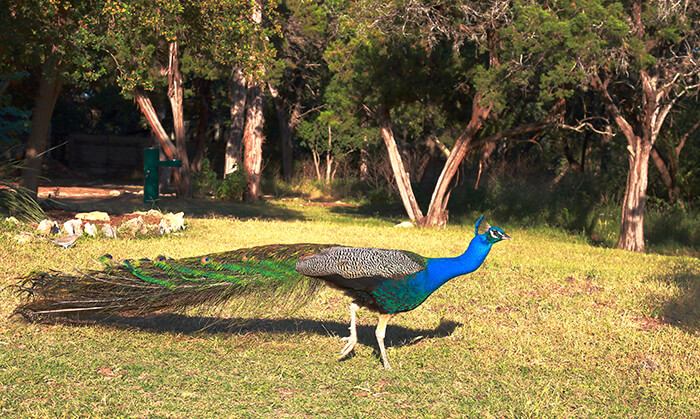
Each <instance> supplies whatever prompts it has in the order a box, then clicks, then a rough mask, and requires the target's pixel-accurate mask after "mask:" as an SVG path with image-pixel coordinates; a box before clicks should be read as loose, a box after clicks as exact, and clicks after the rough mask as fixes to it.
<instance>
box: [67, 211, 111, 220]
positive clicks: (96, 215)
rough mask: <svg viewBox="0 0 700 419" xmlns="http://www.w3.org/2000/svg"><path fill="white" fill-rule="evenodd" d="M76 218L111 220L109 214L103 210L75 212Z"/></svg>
mask: <svg viewBox="0 0 700 419" xmlns="http://www.w3.org/2000/svg"><path fill="white" fill-rule="evenodd" d="M75 218H80V219H81V220H88V221H107V222H109V214H107V213H106V212H103V211H92V212H81V213H80V214H75Z"/></svg>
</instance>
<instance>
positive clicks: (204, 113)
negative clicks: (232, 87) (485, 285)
mask: <svg viewBox="0 0 700 419" xmlns="http://www.w3.org/2000/svg"><path fill="white" fill-rule="evenodd" d="M209 83H210V82H209V80H204V79H199V80H197V91H198V94H199V101H198V102H197V103H198V104H199V106H198V109H199V120H198V122H197V133H196V146H195V151H194V157H192V162H191V163H190V171H192V172H193V173H195V172H199V171H200V170H201V169H202V159H203V158H204V157H206V153H207V147H208V146H209V136H208V135H207V128H209V103H208V101H207V98H208V96H209Z"/></svg>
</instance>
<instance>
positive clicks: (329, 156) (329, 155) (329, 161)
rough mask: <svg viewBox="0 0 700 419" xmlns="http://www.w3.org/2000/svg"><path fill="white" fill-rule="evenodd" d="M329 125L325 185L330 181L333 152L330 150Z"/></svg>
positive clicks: (329, 128) (329, 129)
mask: <svg viewBox="0 0 700 419" xmlns="http://www.w3.org/2000/svg"><path fill="white" fill-rule="evenodd" d="M331 139H332V137H331V126H330V125H328V150H326V185H329V184H330V183H331V172H332V171H333V160H335V159H334V158H333V153H332V152H331V150H332V146H333V144H332V141H331Z"/></svg>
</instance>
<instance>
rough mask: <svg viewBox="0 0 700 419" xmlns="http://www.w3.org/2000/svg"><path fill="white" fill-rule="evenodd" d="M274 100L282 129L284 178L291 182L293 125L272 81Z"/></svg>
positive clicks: (268, 85) (271, 90) (271, 89)
mask: <svg viewBox="0 0 700 419" xmlns="http://www.w3.org/2000/svg"><path fill="white" fill-rule="evenodd" d="M267 87H268V89H269V90H270V96H271V97H272V102H273V103H274V104H275V110H276V111H277V125H279V129H280V149H281V150H282V178H283V179H284V180H285V181H286V182H289V181H290V180H291V179H292V127H291V125H290V123H289V122H288V121H287V113H286V112H285V110H284V102H283V101H282V98H280V96H279V92H278V91H277V88H276V87H275V86H273V85H272V83H269V82H268V83H267Z"/></svg>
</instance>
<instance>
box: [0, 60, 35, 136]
mask: <svg viewBox="0 0 700 419" xmlns="http://www.w3.org/2000/svg"><path fill="white" fill-rule="evenodd" d="M27 76H28V73H27V72H24V71H23V72H19V73H14V74H10V75H9V76H3V77H0V145H8V144H13V143H16V142H17V139H18V137H19V135H21V134H24V133H27V132H29V125H30V116H31V111H28V110H25V109H18V108H17V107H15V106H13V105H12V96H11V95H9V94H6V93H5V91H6V89H7V87H8V85H9V84H10V83H11V82H13V81H15V80H19V79H22V78H25V77H27Z"/></svg>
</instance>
